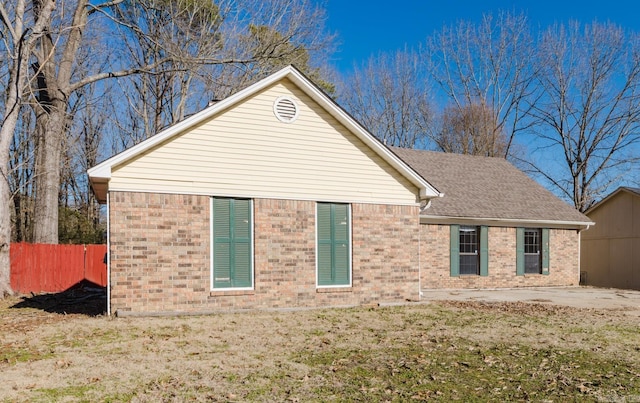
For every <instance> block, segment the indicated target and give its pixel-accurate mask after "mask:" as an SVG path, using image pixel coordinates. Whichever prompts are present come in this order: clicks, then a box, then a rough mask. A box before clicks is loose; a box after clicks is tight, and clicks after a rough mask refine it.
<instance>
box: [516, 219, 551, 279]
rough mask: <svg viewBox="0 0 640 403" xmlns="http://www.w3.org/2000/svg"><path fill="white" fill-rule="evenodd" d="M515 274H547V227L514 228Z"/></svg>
mask: <svg viewBox="0 0 640 403" xmlns="http://www.w3.org/2000/svg"><path fill="white" fill-rule="evenodd" d="M516 274H517V275H518V276H523V275H525V274H549V229H548V228H542V229H540V228H516Z"/></svg>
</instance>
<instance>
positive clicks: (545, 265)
mask: <svg viewBox="0 0 640 403" xmlns="http://www.w3.org/2000/svg"><path fill="white" fill-rule="evenodd" d="M542 274H545V275H548V274H549V228H543V229H542Z"/></svg>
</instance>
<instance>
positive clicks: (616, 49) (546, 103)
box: [529, 22, 640, 211]
mask: <svg viewBox="0 0 640 403" xmlns="http://www.w3.org/2000/svg"><path fill="white" fill-rule="evenodd" d="M639 40H640V38H639V37H638V36H637V35H635V34H633V35H632V34H628V33H626V32H625V31H623V30H622V28H620V27H618V26H616V25H613V24H609V23H607V24H600V23H593V24H589V25H584V26H581V25H580V24H578V23H576V22H573V23H570V24H569V25H568V26H564V25H556V26H553V27H551V28H549V29H548V30H547V31H546V32H544V33H543V35H542V38H541V41H540V45H539V52H540V53H539V56H538V60H537V61H538V62H539V64H540V69H541V74H540V75H539V79H538V80H537V82H536V86H537V87H538V88H539V89H540V91H541V96H542V98H541V99H539V100H538V102H535V103H533V104H532V114H533V115H534V118H535V123H536V126H535V133H536V134H537V135H538V139H539V141H540V142H541V148H540V150H539V151H540V153H541V154H546V155H548V153H550V152H551V153H553V155H557V156H558V157H559V158H557V159H556V161H562V162H561V163H557V164H555V163H549V162H548V161H544V162H543V161H538V162H537V163H530V164H529V165H530V166H531V167H533V169H534V170H535V172H537V173H539V174H540V175H542V176H543V177H544V178H545V179H546V180H547V181H548V182H549V183H550V184H551V185H552V186H553V187H555V188H556V189H557V190H558V191H559V192H560V193H561V194H562V195H564V196H566V197H567V198H568V199H569V200H571V201H572V202H573V203H574V205H575V207H576V208H577V209H579V210H580V211H585V210H587V209H588V208H589V207H590V206H591V205H592V204H593V203H594V202H595V201H597V200H598V199H599V198H601V197H602V196H604V195H605V194H606V193H607V192H609V191H610V190H611V186H612V184H614V182H617V181H619V179H620V178H621V177H622V176H623V175H625V174H627V172H628V170H629V169H630V168H631V166H632V164H634V163H637V162H638V161H640V152H639V148H638V147H640V42H639Z"/></svg>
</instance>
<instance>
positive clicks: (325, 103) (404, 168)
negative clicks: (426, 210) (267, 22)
mask: <svg viewBox="0 0 640 403" xmlns="http://www.w3.org/2000/svg"><path fill="white" fill-rule="evenodd" d="M285 77H287V78H289V79H290V80H291V81H293V82H294V83H295V84H297V85H298V87H299V88H300V89H301V90H302V91H303V92H304V93H306V94H307V95H308V96H310V97H311V98H312V99H313V100H314V101H316V102H317V103H318V104H320V105H321V106H322V107H323V108H325V109H326V110H327V111H328V112H329V113H330V114H331V115H332V116H333V117H334V118H335V119H336V120H338V121H339V122H340V123H342V124H343V125H344V126H345V127H347V128H348V129H349V130H351V131H352V132H353V133H354V134H355V135H356V136H357V137H358V138H359V139H360V140H362V141H363V142H364V143H365V144H366V145H367V146H368V147H370V148H371V149H372V150H374V151H375V152H376V153H377V154H378V155H380V156H381V157H382V159H383V160H384V161H386V162H387V163H388V164H389V165H391V166H392V167H393V168H395V169H396V170H398V171H399V172H400V173H401V174H402V175H403V176H405V177H406V178H407V179H408V180H409V181H410V182H411V183H412V184H414V185H415V186H416V187H418V188H419V189H420V198H421V199H428V198H433V197H442V193H440V192H439V191H438V190H437V189H436V188H435V187H433V186H432V185H431V184H430V183H429V182H427V181H426V180H425V179H424V178H422V177H421V176H420V175H418V173H417V172H415V171H414V170H413V169H411V168H410V167H409V166H408V165H407V164H406V163H405V162H404V161H402V160H401V159H400V158H398V157H397V156H396V155H395V154H394V153H392V152H391V151H390V150H389V149H388V148H387V147H385V146H384V145H383V144H382V143H381V142H379V141H378V140H377V139H376V138H375V137H374V136H373V135H372V134H371V133H369V132H368V131H367V130H366V129H365V128H364V127H362V126H361V125H360V124H359V123H358V122H357V121H356V120H355V119H353V118H352V117H351V116H349V114H347V113H346V112H345V111H344V110H343V109H342V108H340V107H339V106H337V105H336V103H335V102H333V101H332V100H331V99H330V98H329V97H327V95H325V94H324V93H323V92H322V91H321V90H320V89H318V88H317V87H316V85H315V84H313V83H312V82H311V81H309V80H308V79H307V78H306V77H305V76H304V75H302V74H301V73H300V72H299V71H298V70H296V69H295V68H294V67H292V66H287V67H285V68H283V69H282V70H280V71H278V72H276V73H274V74H272V75H270V76H268V77H266V78H264V79H262V80H260V81H258V82H257V83H255V84H253V85H250V86H249V87H247V88H245V89H244V90H241V91H238V92H237V93H235V94H234V95H231V96H229V97H227V98H225V99H223V100H222V101H219V102H217V103H216V104H214V105H212V106H210V107H208V108H205V109H204V110H202V111H200V112H198V113H196V114H194V115H192V116H190V117H189V118H187V119H185V120H183V121H182V122H178V123H176V124H175V125H173V126H171V127H169V128H167V129H166V130H164V131H161V132H159V133H158V134H156V135H155V136H153V137H150V138H148V139H147V140H145V141H143V142H141V143H139V144H137V145H135V146H133V147H131V148H129V149H127V150H124V151H123V152H121V153H119V154H116V155H115V156H113V157H111V158H109V159H107V160H105V161H103V162H102V163H100V164H98V165H96V166H95V167H93V168H90V169H89V170H88V171H87V173H88V175H89V178H90V179H91V180H93V179H98V178H102V179H103V180H109V179H111V169H112V167H114V166H117V165H119V164H121V163H123V162H126V161H127V160H129V159H131V158H133V157H135V156H137V155H139V154H141V153H143V152H145V151H147V150H149V149H151V148H153V147H155V146H156V145H158V144H160V143H162V142H164V141H166V140H168V139H170V138H171V137H172V136H174V135H176V134H178V133H180V132H182V131H184V130H186V129H188V128H190V127H191V126H194V125H196V124H198V123H200V122H202V121H204V120H206V119H208V118H210V117H212V116H214V115H216V114H217V113H219V112H221V111H223V110H225V109H227V108H229V107H231V106H233V105H234V104H236V103H237V102H239V101H241V100H243V99H245V98H247V97H249V96H251V95H253V94H255V93H257V92H259V91H261V90H262V89H264V88H266V87H268V86H270V85H272V84H274V83H275V82H277V81H279V80H281V79H283V78H285Z"/></svg>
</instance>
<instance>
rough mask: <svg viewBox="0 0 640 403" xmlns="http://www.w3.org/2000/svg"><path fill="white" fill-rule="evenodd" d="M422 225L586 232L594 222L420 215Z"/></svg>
mask: <svg viewBox="0 0 640 403" xmlns="http://www.w3.org/2000/svg"><path fill="white" fill-rule="evenodd" d="M420 223H423V224H467V223H468V224H476V225H479V224H485V225H493V226H496V227H521V226H530V227H540V228H543V227H544V228H560V229H563V228H564V229H578V230H586V229H589V227H591V226H592V225H596V223H595V222H592V221H563V220H535V219H518V218H495V217H454V216H440V215H428V214H420Z"/></svg>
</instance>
